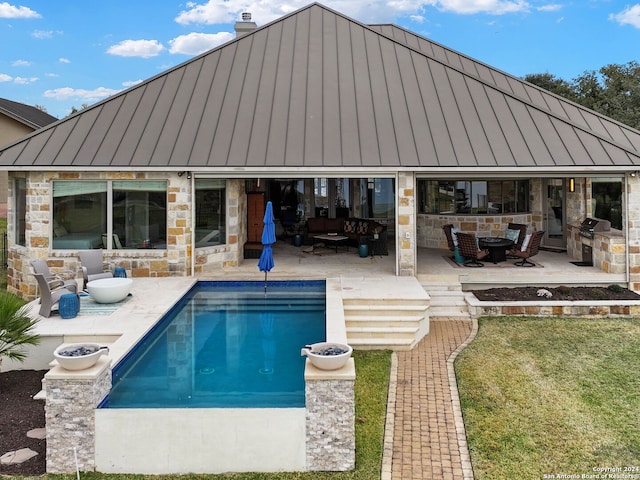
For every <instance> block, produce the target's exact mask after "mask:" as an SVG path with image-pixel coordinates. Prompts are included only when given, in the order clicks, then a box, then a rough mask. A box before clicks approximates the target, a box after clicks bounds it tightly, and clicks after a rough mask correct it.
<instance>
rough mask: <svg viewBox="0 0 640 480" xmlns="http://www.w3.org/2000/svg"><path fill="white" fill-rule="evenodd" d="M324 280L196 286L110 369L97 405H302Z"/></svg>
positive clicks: (319, 330)
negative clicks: (305, 353)
mask: <svg viewBox="0 0 640 480" xmlns="http://www.w3.org/2000/svg"><path fill="white" fill-rule="evenodd" d="M325 310H326V302H325V282H324V281H298V282H282V281H279V282H269V284H268V288H267V292H266V293H265V290H264V283H263V282H246V281H245V282H198V283H197V284H196V285H195V286H194V287H193V288H192V289H191V290H190V291H189V292H188V293H187V295H185V296H184V297H183V298H182V299H181V300H180V301H179V302H178V303H177V304H176V306H174V307H173V308H172V309H171V311H170V312H168V314H167V315H165V316H164V317H163V318H162V319H161V320H160V321H159V322H158V323H157V324H156V325H155V326H154V328H153V329H152V330H151V331H150V332H149V333H148V334H147V335H146V336H145V337H144V338H143V339H142V341H141V342H139V343H138V344H137V345H136V346H135V347H134V348H133V349H132V350H131V351H130V352H129V353H128V354H127V355H126V356H125V358H124V359H123V360H122V361H121V362H119V363H118V365H116V366H115V367H114V369H113V387H112V389H111V393H110V394H109V396H108V397H107V399H106V400H105V401H104V402H103V403H102V405H101V408H230V407H231V408H249V407H250V408H268V407H275V408H287V407H304V364H305V361H304V358H303V357H301V356H300V348H301V347H303V346H304V345H306V344H309V343H314V342H317V341H324V340H325V336H326V335H325Z"/></svg>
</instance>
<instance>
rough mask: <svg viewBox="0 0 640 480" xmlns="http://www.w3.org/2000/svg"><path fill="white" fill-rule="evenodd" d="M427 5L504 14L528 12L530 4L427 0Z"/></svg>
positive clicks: (495, 0)
mask: <svg viewBox="0 0 640 480" xmlns="http://www.w3.org/2000/svg"><path fill="white" fill-rule="evenodd" d="M426 4H427V5H431V6H433V7H436V8H438V9H439V10H444V11H448V12H453V13H461V14H465V15H468V14H474V13H486V14H489V15H504V14H506V13H518V12H528V11H529V8H530V5H529V3H528V2H526V1H525V0H427V2H426Z"/></svg>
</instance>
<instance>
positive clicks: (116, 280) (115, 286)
mask: <svg viewBox="0 0 640 480" xmlns="http://www.w3.org/2000/svg"><path fill="white" fill-rule="evenodd" d="M132 285H133V280H131V279H130V278H120V277H113V278H102V279H100V280H94V281H92V282H89V283H87V291H88V292H89V295H91V298H93V300H94V301H95V302H96V303H117V302H120V301H122V300H124V299H125V298H126V297H127V295H129V292H130V291H131V286H132Z"/></svg>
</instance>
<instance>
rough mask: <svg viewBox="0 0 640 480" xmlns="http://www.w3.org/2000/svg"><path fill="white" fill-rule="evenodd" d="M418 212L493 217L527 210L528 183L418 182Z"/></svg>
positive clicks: (523, 181)
mask: <svg viewBox="0 0 640 480" xmlns="http://www.w3.org/2000/svg"><path fill="white" fill-rule="evenodd" d="M418 199H419V203H418V208H419V212H420V213H435V214H452V213H459V214H475V215H487V214H488V215H496V214H501V213H526V212H528V211H529V181H528V180H492V181H455V180H418Z"/></svg>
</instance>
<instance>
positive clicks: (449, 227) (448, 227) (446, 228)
mask: <svg viewBox="0 0 640 480" xmlns="http://www.w3.org/2000/svg"><path fill="white" fill-rule="evenodd" d="M442 230H443V231H444V236H445V237H447V246H448V247H449V250H451V251H452V252H455V251H456V242H455V241H454V240H453V233H452V230H453V225H452V224H451V223H448V224H446V225H443V226H442Z"/></svg>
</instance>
